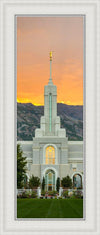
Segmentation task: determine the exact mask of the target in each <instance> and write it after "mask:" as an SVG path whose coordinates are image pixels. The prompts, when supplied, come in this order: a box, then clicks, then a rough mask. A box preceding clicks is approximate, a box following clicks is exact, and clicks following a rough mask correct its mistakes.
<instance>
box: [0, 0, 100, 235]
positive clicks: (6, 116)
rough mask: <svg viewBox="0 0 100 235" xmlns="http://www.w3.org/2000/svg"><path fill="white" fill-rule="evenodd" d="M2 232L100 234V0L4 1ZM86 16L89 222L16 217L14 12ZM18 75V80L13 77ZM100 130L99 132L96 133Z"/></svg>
mask: <svg viewBox="0 0 100 235" xmlns="http://www.w3.org/2000/svg"><path fill="white" fill-rule="evenodd" d="M0 4H1V5H0V6H1V25H0V27H1V56H2V57H1V58H2V60H1V65H2V68H1V86H0V87H1V99H0V102H1V133H0V134H1V177H0V180H1V184H0V185H1V209H0V218H1V235H6V234H10V235H11V234H15V235H17V234H24V235H26V234H51V233H52V234H59V235H60V234H68V235H69V234H74V235H76V234H81V235H83V234H86V235H88V234H90V232H92V234H93V235H99V234H100V223H99V220H100V181H99V179H100V158H99V150H100V148H99V138H100V134H99V133H100V131H99V130H100V129H99V128H100V126H99V124H100V121H99V118H100V113H99V111H100V108H99V98H100V95H99V93H100V82H99V75H100V73H99V72H100V68H99V67H100V66H99V65H100V64H99V63H100V62H99V61H100V23H99V21H100V1H99V0H92V1H89V0H87V1H83V0H70V1H68V0H63V1H59V0H57V1H53V0H48V1H45V0H41V1H40V0H39V1H36V0H20V1H19V0H1V3H0ZM18 14H19V15H22V14H23V15H26V14H32V15H33V14H38V15H41V14H58V15H59V14H62V15H63V14H66V15H76V14H80V15H85V16H86V45H85V48H86V82H85V86H86V94H85V96H86V102H85V105H86V122H85V125H86V135H85V136H86V139H85V144H86V148H85V161H86V178H85V180H86V182H85V184H86V193H85V202H86V216H85V219H84V220H70V219H67V220H66V219H63V220H60V221H59V220H56V221H55V220H53V219H52V220H48V219H47V220H43V219H40V220H37V219H34V220H30V219H26V220H16V219H15V210H16V208H15V205H16V197H15V187H14V184H15V177H16V172H15V171H14V169H15V166H14V164H16V153H15V152H16V133H15V132H16V131H15V130H16V123H15V119H16V105H15V93H16V89H15V87H16V81H15V80H16V79H15V77H16V68H15V67H16V65H15V55H16V50H15V44H14V41H15V38H14V36H15V33H14V30H15V27H14V17H15V15H18ZM14 79H15V80H14ZM97 130H98V131H97Z"/></svg>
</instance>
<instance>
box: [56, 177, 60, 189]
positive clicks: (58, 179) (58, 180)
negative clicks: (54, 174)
mask: <svg viewBox="0 0 100 235" xmlns="http://www.w3.org/2000/svg"><path fill="white" fill-rule="evenodd" d="M59 188H60V178H59V177H58V178H57V182H56V189H57V192H59Z"/></svg>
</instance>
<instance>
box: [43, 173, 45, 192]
mask: <svg viewBox="0 0 100 235" xmlns="http://www.w3.org/2000/svg"><path fill="white" fill-rule="evenodd" d="M44 189H45V178H44V176H43V180H42V190H44Z"/></svg>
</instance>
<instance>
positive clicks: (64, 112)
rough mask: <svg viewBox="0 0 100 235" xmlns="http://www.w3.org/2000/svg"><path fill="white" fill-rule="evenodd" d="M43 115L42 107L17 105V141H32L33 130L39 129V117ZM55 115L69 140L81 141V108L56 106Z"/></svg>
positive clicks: (65, 105)
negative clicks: (58, 117)
mask: <svg viewBox="0 0 100 235" xmlns="http://www.w3.org/2000/svg"><path fill="white" fill-rule="evenodd" d="M43 115H44V106H43V105H41V106H36V105H33V104H31V103H17V139H18V140H32V138H33V137H34V135H35V129H36V128H40V117H41V116H43ZM57 115H58V116H60V119H61V128H65V129H66V136H68V139H69V140H83V106H82V105H75V106H74V105H67V104H62V103H58V104H57Z"/></svg>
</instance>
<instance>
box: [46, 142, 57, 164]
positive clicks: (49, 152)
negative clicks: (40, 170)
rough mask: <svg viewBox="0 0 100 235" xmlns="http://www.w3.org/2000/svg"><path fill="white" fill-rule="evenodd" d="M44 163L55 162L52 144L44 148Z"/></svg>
mask: <svg viewBox="0 0 100 235" xmlns="http://www.w3.org/2000/svg"><path fill="white" fill-rule="evenodd" d="M46 164H55V148H54V147H53V146H48V147H47V148H46Z"/></svg>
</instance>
